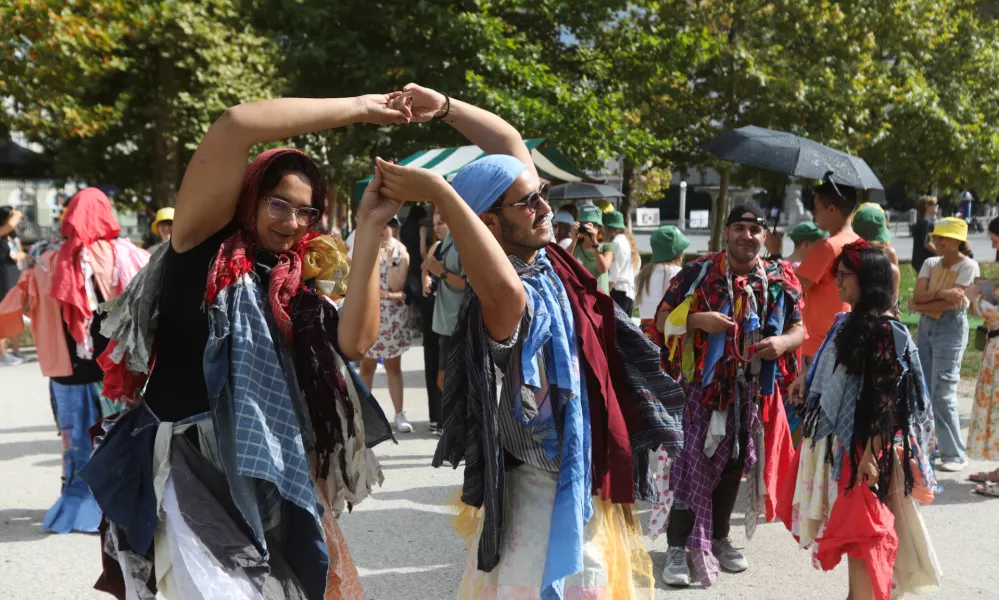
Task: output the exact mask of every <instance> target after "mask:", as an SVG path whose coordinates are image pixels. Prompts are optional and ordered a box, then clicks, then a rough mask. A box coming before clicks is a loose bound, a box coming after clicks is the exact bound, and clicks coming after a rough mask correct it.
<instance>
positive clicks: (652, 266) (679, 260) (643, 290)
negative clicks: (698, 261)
mask: <svg viewBox="0 0 999 600" xmlns="http://www.w3.org/2000/svg"><path fill="white" fill-rule="evenodd" d="M682 264H683V254H682V253H681V254H680V256H677V257H676V258H674V259H672V260H666V261H663V262H657V263H654V262H650V263H648V264H646V265H644V266H643V267H642V269H641V270H640V271H639V272H638V276H637V277H635V289H636V290H637V293H636V294H635V302H638V303H641V302H642V298H644V297H645V295H646V294H648V293H649V282H651V281H652V274H653V273H655V271H656V269H658V268H660V267H662V268H666V267H669V266H672V265H682Z"/></svg>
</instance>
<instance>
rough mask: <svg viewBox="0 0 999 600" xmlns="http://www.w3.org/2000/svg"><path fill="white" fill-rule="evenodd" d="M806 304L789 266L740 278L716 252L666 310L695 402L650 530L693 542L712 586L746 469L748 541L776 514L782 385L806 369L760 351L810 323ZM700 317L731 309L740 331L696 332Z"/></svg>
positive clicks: (784, 435)
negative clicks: (717, 547) (764, 343)
mask: <svg viewBox="0 0 999 600" xmlns="http://www.w3.org/2000/svg"><path fill="white" fill-rule="evenodd" d="M800 299H801V286H800V284H799V283H798V280H797V278H796V277H795V275H794V272H793V270H792V269H791V267H790V265H789V264H788V263H787V262H786V261H766V260H762V259H760V260H757V262H756V263H755V265H754V267H753V269H752V271H751V272H750V273H748V274H746V275H737V274H735V273H733V272H732V270H731V268H730V266H729V261H728V256H727V255H726V254H725V253H715V254H708V255H705V256H703V257H701V258H699V259H697V260H695V261H692V262H690V263H688V264H687V265H685V266H684V267H683V270H682V271H681V272H680V273H679V275H677V276H676V278H674V280H673V282H672V284H671V285H670V288H669V290H668V291H667V292H666V296H665V297H664V298H663V301H662V303H661V305H660V310H666V311H669V317H668V320H667V325H666V330H665V333H664V335H663V336H661V337H660V341H661V343H662V345H663V347H664V349H663V359H664V362H665V363H666V365H667V370H668V371H669V372H670V373H671V374H672V375H673V376H674V377H677V378H678V379H680V380H681V381H682V382H683V384H684V386H685V388H686V393H687V400H686V406H685V409H684V417H683V426H684V449H683V451H682V452H681V454H680V456H679V457H678V458H677V459H676V460H674V461H670V460H658V458H659V457H658V456H657V457H655V460H654V461H653V468H654V469H655V475H654V476H655V479H656V480H657V483H658V486H657V487H658V492H659V501H658V502H657V514H654V515H653V519H654V520H655V523H653V525H652V531H651V534H652V535H658V534H659V533H661V532H662V530H663V529H664V528H666V529H667V537H668V538H669V542H670V545H671V546H674V545H679V546H683V545H685V546H686V547H687V549H688V550H690V552H691V556H692V558H693V564H694V569H695V572H696V575H697V577H698V579H699V580H700V581H701V583H702V584H703V585H705V586H709V585H711V584H713V583H714V582H715V581H716V579H717V577H718V571H719V567H718V561H717V559H716V558H715V557H714V555H713V554H712V552H711V548H712V545H711V540H712V537H714V538H715V539H720V538H724V537H727V535H728V519H729V518H730V516H731V508H732V506H734V502H735V497H736V495H737V492H738V486H739V480H740V479H741V477H742V475H743V473H745V474H746V479H747V482H748V483H749V486H750V487H749V490H748V492H749V493H748V498H749V509H748V511H747V515H746V534H747V536H748V537H750V538H751V537H752V535H753V533H754V531H755V528H756V524H757V521H758V518H759V516H760V515H761V514H764V513H765V514H766V518H767V520H768V521H769V520H772V519H773V518H774V516H775V504H776V497H777V490H778V489H779V481H778V479H779V476H780V474H781V473H783V471H784V470H785V469H786V467H787V465H788V464H789V463H790V460H791V457H792V453H793V448H792V445H791V440H790V432H789V430H788V426H787V418H786V416H785V413H784V407H783V402H781V392H780V384H781V383H782V382H790V381H792V380H793V378H794V377H795V376H796V375H797V372H798V365H797V361H796V359H795V358H794V355H793V354H785V355H783V356H781V357H780V358H778V359H777V360H763V359H761V358H760V357H759V356H758V355H755V347H756V344H757V343H758V342H759V341H760V340H762V339H765V338H768V337H771V336H779V335H783V334H784V333H786V332H788V331H790V330H791V329H792V328H794V327H799V326H801V304H800ZM701 312H720V313H723V314H725V315H728V316H729V317H731V318H732V320H733V321H735V324H736V325H735V327H732V328H730V329H728V330H727V331H724V332H721V333H710V334H709V333H706V332H704V331H700V330H696V331H688V330H687V318H688V317H689V316H690V315H692V314H697V313H701ZM663 482H668V485H664V484H663ZM670 502H672V506H669V504H670ZM716 502H720V503H723V504H725V505H727V506H719V507H715V506H714V504H715V503H716ZM667 512H668V517H666V514H667ZM715 520H721V522H719V523H715V522H714V521H715Z"/></svg>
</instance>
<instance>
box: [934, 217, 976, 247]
mask: <svg viewBox="0 0 999 600" xmlns="http://www.w3.org/2000/svg"><path fill="white" fill-rule="evenodd" d="M930 235H931V236H934V237H946V238H952V239H955V240H959V241H962V242H967V241H968V224H967V223H966V222H965V221H964V219H958V218H957V217H945V218H943V219H940V220H939V221H937V222H936V224H935V225H934V226H933V231H932V232H931V233H930Z"/></svg>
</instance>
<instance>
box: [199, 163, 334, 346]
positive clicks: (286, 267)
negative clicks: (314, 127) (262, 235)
mask: <svg viewBox="0 0 999 600" xmlns="http://www.w3.org/2000/svg"><path fill="white" fill-rule="evenodd" d="M289 154H299V155H301V156H303V157H305V158H306V159H308V157H306V156H305V154H302V153H301V152H299V151H298V150H293V149H291V148H275V149H273V150H267V151H266V152H263V153H262V154H260V155H259V156H257V158H255V159H253V162H251V163H250V165H249V166H248V167H247V168H246V175H245V176H244V178H243V187H242V189H241V191H240V193H239V203H238V204H237V206H236V219H237V222H238V223H239V225H240V229H239V231H237V232H236V233H234V234H232V235H231V236H229V238H228V239H227V240H226V241H225V242H223V243H222V247H221V248H219V252H218V254H217V255H216V257H215V262H214V264H213V265H212V270H211V271H210V272H209V273H208V282H207V285H206V287H205V306H211V305H212V304H213V303H214V302H215V299H216V298H217V297H218V295H219V292H221V291H222V290H224V289H225V288H227V287H229V286H231V285H233V284H235V283H237V282H238V281H239V280H240V279H242V278H243V276H244V275H246V274H248V273H250V272H252V271H253V269H254V266H255V262H256V261H255V260H254V257H253V247H254V245H255V244H257V243H259V240H258V239H257V202H258V200H259V199H260V193H261V189H260V184H261V182H262V180H263V176H264V173H266V172H267V168H268V167H269V166H270V165H271V164H272V163H273V162H274V161H275V160H277V159H278V158H281V157H283V156H286V155H289ZM320 185H322V186H323V189H322V195H321V197H322V198H324V199H325V198H326V182H325V180H324V181H323V182H322V183H321V184H320ZM316 235H318V234H315V233H310V234H307V235H305V236H304V237H303V238H302V239H301V240H299V242H298V243H297V244H295V247H294V249H293V250H292V251H291V252H285V253H283V254H279V255H278V262H277V265H276V266H275V267H274V268H273V269H272V270H271V273H270V276H269V278H268V285H267V301H268V303H269V304H270V307H271V312H273V313H274V320H275V321H276V323H277V326H278V329H279V330H280V331H281V333H282V334H283V335H284V337H285V339H286V340H290V339H291V337H292V324H291V316H290V314H289V313H288V306H289V304H290V303H291V300H292V298H294V297H295V295H296V294H297V293H298V290H299V289H300V288H301V287H302V286H301V281H302V256H303V255H304V253H305V243H306V242H308V241H309V240H310V239H312V238H314V237H316Z"/></svg>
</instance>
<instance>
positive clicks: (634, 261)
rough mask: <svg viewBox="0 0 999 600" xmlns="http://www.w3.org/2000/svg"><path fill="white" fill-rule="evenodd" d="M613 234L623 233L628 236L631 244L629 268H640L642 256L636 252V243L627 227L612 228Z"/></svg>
mask: <svg viewBox="0 0 999 600" xmlns="http://www.w3.org/2000/svg"><path fill="white" fill-rule="evenodd" d="M612 231H613V232H614V235H617V234H619V233H620V234H623V235H624V237H626V238H628V243H629V244H631V268H633V269H635V270H636V271H638V270H640V269H641V268H642V257H641V256H640V255H639V253H638V244H636V243H635V238H634V237H632V235H631V232H630V231H628V230H627V229H616V228H615V229H612Z"/></svg>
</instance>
